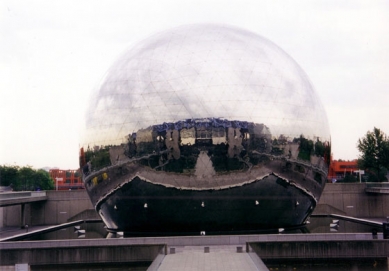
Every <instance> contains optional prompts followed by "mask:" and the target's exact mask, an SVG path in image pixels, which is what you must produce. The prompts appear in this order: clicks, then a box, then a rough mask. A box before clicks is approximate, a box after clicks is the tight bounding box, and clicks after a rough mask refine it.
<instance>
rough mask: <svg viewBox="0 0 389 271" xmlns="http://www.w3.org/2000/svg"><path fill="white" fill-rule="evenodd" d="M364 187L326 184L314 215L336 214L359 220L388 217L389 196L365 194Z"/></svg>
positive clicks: (353, 184) (364, 185)
mask: <svg viewBox="0 0 389 271" xmlns="http://www.w3.org/2000/svg"><path fill="white" fill-rule="evenodd" d="M366 186H367V184H366V183H349V184H348V183H342V184H340V183H339V184H337V183H335V184H326V187H325V189H324V191H323V194H322V196H321V198H320V201H319V205H318V206H317V208H316V209H315V212H314V213H316V214H319V213H327V214H328V213H336V214H343V215H347V216H353V217H359V218H386V217H387V216H389V196H388V195H387V194H379V193H367V192H366Z"/></svg>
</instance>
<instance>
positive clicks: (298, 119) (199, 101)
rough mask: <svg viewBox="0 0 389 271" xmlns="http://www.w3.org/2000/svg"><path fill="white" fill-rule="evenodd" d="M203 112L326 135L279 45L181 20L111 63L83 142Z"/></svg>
mask: <svg viewBox="0 0 389 271" xmlns="http://www.w3.org/2000/svg"><path fill="white" fill-rule="evenodd" d="M208 117H215V118H225V119H228V120H241V121H249V122H255V123H263V124H265V125H267V126H268V127H269V129H270V132H271V133H272V135H273V136H275V137H278V136H279V135H281V134H283V135H285V136H288V137H289V138H291V139H292V138H294V137H299V136H300V135H301V134H303V135H304V136H305V137H307V138H309V139H315V138H316V137H320V139H321V140H322V141H327V140H328V141H329V137H330V136H329V128H328V123H327V118H326V114H325V111H324V108H323V106H322V104H321V102H320V100H319V98H318V96H317V95H316V93H315V91H314V89H313V86H312V85H311V83H310V81H309V79H308V77H307V75H306V74H305V73H304V71H303V70H302V69H301V68H300V67H299V66H298V65H297V63H296V62H294V60H293V59H292V58H290V57H289V56H288V55H287V54H286V53H285V52H284V51H282V50H281V49H280V48H279V47H277V46H276V45H274V44H273V43H272V42H270V41H269V40H267V39H265V38H263V37H261V36H258V35H257V34H254V33H251V32H248V31H245V30H241V29H237V28H233V27H227V26H217V25H189V26H183V27H179V28H175V29H172V30H169V31H165V32H162V33H159V34H156V35H154V36H152V37H150V38H148V39H146V40H144V41H142V42H140V43H139V44H137V45H136V46H135V47H133V48H131V49H130V50H128V51H127V52H125V53H124V54H123V55H122V56H121V57H120V58H119V60H118V61H117V62H116V63H114V65H113V66H112V67H111V68H110V69H109V71H108V73H107V75H106V76H105V78H104V79H103V81H102V84H101V86H100V88H99V89H98V90H97V91H96V92H95V93H94V96H93V98H92V100H91V103H90V105H89V109H88V111H87V123H86V139H85V142H84V143H85V145H87V144H90V145H107V144H117V143H122V140H123V138H124V136H126V135H128V134H129V133H132V132H136V131H138V130H139V129H142V128H146V127H148V126H150V125H154V124H161V123H164V122H176V121H179V120H184V119H194V118H208Z"/></svg>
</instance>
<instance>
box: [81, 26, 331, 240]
mask: <svg viewBox="0 0 389 271" xmlns="http://www.w3.org/2000/svg"><path fill="white" fill-rule="evenodd" d="M81 146H82V148H81V151H80V165H81V167H82V168H83V173H84V182H85V185H86V188H87V191H88V193H89V195H90V197H91V200H92V203H93V204H94V206H95V208H96V210H97V211H98V213H99V214H100V216H101V217H102V219H103V221H104V222H105V223H106V225H107V228H108V229H110V230H113V231H115V230H121V231H126V232H129V233H132V234H134V233H140V232H142V233H147V234H155V233H159V232H165V233H168V232H169V233H172V232H173V233H174V232H200V231H206V232H228V231H235V230H257V229H263V228H276V227H288V226H295V225H300V224H303V223H304V221H305V220H306V219H307V217H308V216H309V214H310V213H311V212H312V211H313V208H314V207H315V206H316V203H317V201H318V199H319V198H320V195H321V192H322V189H323V188H324V184H325V182H326V175H327V168H328V160H329V155H330V133H329V127H328V122H327V118H326V113H325V110H324V108H323V106H322V104H321V102H320V99H319V98H318V96H317V94H316V92H315V90H314V88H313V86H312V84H311V82H310V80H309V79H308V77H307V75H306V73H305V72H304V71H303V70H302V69H301V68H300V67H299V65H298V64H297V63H296V62H295V61H294V60H293V59H292V58H291V57H290V56H288V55H287V54H286V53H285V52H284V51H283V50H282V49H280V48H279V47H278V46H276V45H275V44H274V43H272V42H271V41H269V40H267V39H265V38H263V37H261V36H259V35H257V34H255V33H252V32H249V31H246V30H242V29H239V28H235V27H231V26H224V25H189V26H182V27H178V28H174V29H171V30H168V31H165V32H162V33H159V34H156V35H153V36H151V37H150V38H147V39H145V40H143V41H141V42H139V43H138V44H137V45H135V46H133V47H132V48H130V49H129V50H128V51H126V52H124V54H122V55H121V56H120V57H119V59H118V60H117V61H116V62H115V63H114V64H113V65H112V67H111V68H110V69H109V70H108V72H107V74H106V76H105V77H104V78H103V80H102V82H101V84H100V86H99V88H97V89H96V90H95V91H94V93H93V95H92V98H91V100H90V103H89V107H88V110H87V114H86V124H85V133H84V137H83V138H82V142H81ZM156 224H158V226H156Z"/></svg>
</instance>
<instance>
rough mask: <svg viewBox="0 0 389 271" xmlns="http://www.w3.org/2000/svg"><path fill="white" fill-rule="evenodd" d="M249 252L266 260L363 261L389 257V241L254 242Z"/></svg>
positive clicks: (250, 244) (250, 245)
mask: <svg viewBox="0 0 389 271" xmlns="http://www.w3.org/2000/svg"><path fill="white" fill-rule="evenodd" d="M249 250H250V251H253V252H255V253H256V254H257V255H258V257H260V258H261V259H263V260H266V259H347V258H349V259H352V258H355V259H363V258H375V259H378V258H384V259H386V258H387V257H388V255H389V241H388V240H349V241H346V240H342V241H340V240H339V241H303V242H302V241H296V242H266V243H262V242H255V243H254V242H253V243H249Z"/></svg>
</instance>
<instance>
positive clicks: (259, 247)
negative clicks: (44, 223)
mask: <svg viewBox="0 0 389 271" xmlns="http://www.w3.org/2000/svg"><path fill="white" fill-rule="evenodd" d="M382 238H383V236H382V234H380V233H379V234H378V236H377V239H374V237H373V235H372V234H369V233H366V234H290V235H289V234H288V235H283V234H270V235H223V236H184V237H146V238H124V239H121V238H112V239H89V240H78V239H75V240H55V241H41V242H36V241H23V242H0V250H1V253H0V263H1V265H2V266H14V265H15V264H17V263H28V264H29V265H31V266H44V265H57V264H86V263H103V262H105V263H107V262H109V263H131V262H138V263H142V262H143V263H145V262H147V263H148V264H149V265H150V267H149V269H148V270H207V269H206V268H208V270H243V269H242V267H247V269H245V270H266V269H264V266H263V265H262V266H261V261H260V260H258V259H259V258H261V259H262V260H264V261H265V263H266V260H270V259H275V258H277V259H300V260H304V259H305V260H308V259H311V258H319V259H331V258H341V259H349V260H351V261H352V260H353V259H355V258H358V259H362V258H363V259H377V260H382V259H386V257H388V255H389V240H383V239H382ZM54 248H55V249H54ZM244 248H246V249H244ZM245 251H246V252H248V253H249V254H253V253H255V254H253V255H250V258H251V259H250V258H249V257H247V255H246V254H245V253H244V252H245ZM188 254H190V255H188ZM204 254H208V255H204ZM237 254H238V255H237ZM255 255H256V256H258V257H257V258H256V257H255ZM218 257H221V258H222V259H224V260H226V262H224V263H222V262H220V259H219V260H218V259H217V258H218ZM185 259H188V261H184V260H185ZM189 259H191V260H189ZM152 261H155V262H154V263H153V264H151V262H152ZM242 261H244V263H243V262H242ZM179 263H180V264H181V265H180V266H179V268H180V269H173V267H177V264H179ZM207 263H209V264H210V265H207V266H206V264H207ZM237 263H238V264H239V263H240V264H241V266H240V268H239V266H237V268H235V269H232V268H231V267H232V266H235V265H236V264H237ZM212 264H215V265H214V266H213V267H212ZM227 266H229V268H230V269H228V268H226V267H227ZM253 266H256V267H257V269H251V268H253ZM202 267H206V268H202ZM196 268H197V269H196ZM35 270H36V269H35Z"/></svg>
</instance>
